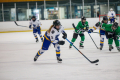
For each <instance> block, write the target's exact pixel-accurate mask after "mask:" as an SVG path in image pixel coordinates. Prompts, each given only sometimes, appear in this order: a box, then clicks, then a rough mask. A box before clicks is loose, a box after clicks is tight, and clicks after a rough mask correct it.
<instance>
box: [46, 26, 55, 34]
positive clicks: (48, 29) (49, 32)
mask: <svg viewBox="0 0 120 80" xmlns="http://www.w3.org/2000/svg"><path fill="white" fill-rule="evenodd" d="M52 27H54V25H51V26H50V28H49V29H48V31H47V32H48V33H50V31H51V29H52Z"/></svg>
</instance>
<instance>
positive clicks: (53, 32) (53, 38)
mask: <svg viewBox="0 0 120 80" xmlns="http://www.w3.org/2000/svg"><path fill="white" fill-rule="evenodd" d="M61 33H62V34H63V38H64V39H66V38H67V34H66V33H65V31H64V28H63V27H62V26H61V23H60V21H58V20H55V21H54V22H53V25H52V26H51V27H50V28H49V30H48V31H46V32H45V34H44V41H43V45H42V48H41V49H40V50H39V51H38V53H37V54H36V56H35V58H34V61H36V60H37V59H38V57H39V56H40V55H41V54H43V53H44V52H45V51H46V50H48V48H49V46H50V44H51V43H52V44H53V45H54V47H55V50H56V56H57V60H58V62H61V61H62V59H61V58H60V45H64V44H65V41H59V38H58V37H59V35H60V34H61Z"/></svg>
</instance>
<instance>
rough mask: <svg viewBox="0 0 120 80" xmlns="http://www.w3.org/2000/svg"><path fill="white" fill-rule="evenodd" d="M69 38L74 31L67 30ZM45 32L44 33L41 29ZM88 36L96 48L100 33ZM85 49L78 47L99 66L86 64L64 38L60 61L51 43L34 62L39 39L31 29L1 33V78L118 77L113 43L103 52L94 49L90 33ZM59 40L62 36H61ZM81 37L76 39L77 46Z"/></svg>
mask: <svg viewBox="0 0 120 80" xmlns="http://www.w3.org/2000/svg"><path fill="white" fill-rule="evenodd" d="M66 32H67V34H68V39H69V40H71V39H72V36H73V30H67V31H66ZM42 34H44V32H42ZM91 36H92V37H93V39H94V40H95V42H96V44H97V46H98V47H99V39H100V38H99V34H97V33H92V34H91ZM85 38H86V39H85V43H84V46H85V48H84V49H80V51H81V52H83V53H84V54H85V55H86V56H87V57H88V58H89V59H90V60H92V61H93V60H96V59H99V60H100V62H99V65H98V66H96V65H95V64H91V63H89V62H88V61H87V60H86V59H85V58H84V57H83V56H82V55H81V54H80V53H79V52H78V51H77V50H76V49H74V48H72V49H69V48H68V47H69V43H68V42H67V41H66V44H65V45H64V46H61V58H62V59H63V62H62V63H61V64H60V63H57V60H56V53H55V49H54V47H53V45H51V46H50V48H49V50H48V51H46V52H45V53H44V54H43V55H41V56H40V57H39V59H38V61H37V62H34V61H33V58H34V56H35V55H36V53H37V51H38V50H39V49H40V48H41V45H42V42H40V41H39V43H36V42H35V39H34V36H33V34H32V32H22V33H2V34H0V80H120V53H119V52H118V51H117V49H116V47H115V44H113V45H114V50H113V51H111V52H109V50H108V42H107V39H105V46H104V48H103V50H102V51H100V50H98V49H96V47H95V45H94V44H93V42H92V40H91V39H90V37H89V35H88V34H87V33H85ZM60 40H62V35H60ZM79 42H80V38H79V37H78V39H77V40H76V42H75V44H74V45H75V46H76V47H77V48H78V47H79Z"/></svg>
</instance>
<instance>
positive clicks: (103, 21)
mask: <svg viewBox="0 0 120 80" xmlns="http://www.w3.org/2000/svg"><path fill="white" fill-rule="evenodd" d="M103 23H105V24H109V23H108V18H107V16H104V17H103V20H102V22H98V23H96V24H95V26H93V28H92V29H90V30H89V31H88V33H92V32H93V31H94V30H96V29H98V28H99V29H100V30H99V32H100V50H102V48H103V46H104V37H105V30H104V29H102V26H103V25H102V24H103Z"/></svg>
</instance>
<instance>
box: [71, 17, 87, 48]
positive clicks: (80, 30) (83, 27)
mask: <svg viewBox="0 0 120 80" xmlns="http://www.w3.org/2000/svg"><path fill="white" fill-rule="evenodd" d="M88 29H89V25H88V22H87V21H86V18H85V17H82V18H81V21H80V22H79V23H78V25H77V26H76V30H75V32H74V34H73V38H72V40H71V42H72V43H74V42H75V41H76V39H77V37H78V35H79V36H80V37H81V41H80V44H79V47H80V48H83V47H84V46H83V43H84V40H85V35H84V32H85V31H88ZM69 48H72V45H71V44H70V46H69Z"/></svg>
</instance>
